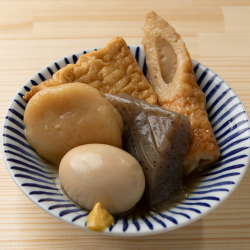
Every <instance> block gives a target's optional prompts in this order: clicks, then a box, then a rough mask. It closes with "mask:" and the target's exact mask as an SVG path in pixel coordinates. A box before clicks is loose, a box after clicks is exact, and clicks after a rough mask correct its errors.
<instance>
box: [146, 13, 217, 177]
mask: <svg viewBox="0 0 250 250" xmlns="http://www.w3.org/2000/svg"><path fill="white" fill-rule="evenodd" d="M143 31H144V37H143V40H142V43H143V46H144V49H145V54H146V61H147V66H148V73H149V77H150V80H151V81H152V86H153V88H154V90H155V92H156V94H157V95H158V101H159V104H160V105H161V106H162V107H164V108H166V109H169V110H173V111H176V112H178V113H180V114H182V115H185V116H187V117H188V118H189V120H190V124H191V135H192V136H191V143H190V146H189V150H188V153H187V155H186V157H185V160H184V173H185V174H186V175H187V174H189V173H191V172H192V171H198V170H201V169H203V168H204V167H205V166H206V165H208V164H211V163H213V162H215V161H216V160H217V159H218V158H219V156H220V150H219V147H218V145H217V142H216V139H215V137H214V134H213V131H212V127H211V125H210V122H209V120H208V116H207V112H206V108H205V107H206V98H205V95H204V93H203V92H202V90H201V89H200V88H199V86H198V85H197V83H196V77H195V74H194V71H193V65H192V61H191V58H190V55H189V53H188V51H187V48H186V46H185V43H184V42H183V41H182V39H181V37H180V35H179V34H178V33H177V32H176V31H175V29H174V28H173V27H172V26H171V25H170V24H169V23H167V22H166V21H165V20H164V19H162V18H161V17H159V16H158V15H157V14H156V13H155V12H153V11H152V12H150V13H148V15H147V19H146V24H145V26H144V27H143Z"/></svg>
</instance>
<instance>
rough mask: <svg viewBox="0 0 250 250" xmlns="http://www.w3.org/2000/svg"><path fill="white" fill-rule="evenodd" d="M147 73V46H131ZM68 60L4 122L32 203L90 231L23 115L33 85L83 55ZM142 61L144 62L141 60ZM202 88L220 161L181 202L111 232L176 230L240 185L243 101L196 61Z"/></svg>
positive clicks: (10, 163)
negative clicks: (30, 139) (32, 141)
mask: <svg viewBox="0 0 250 250" xmlns="http://www.w3.org/2000/svg"><path fill="white" fill-rule="evenodd" d="M129 49H130V50H131V52H132V53H133V55H134V56H135V59H136V61H137V62H138V64H140V65H141V68H142V71H143V73H144V75H145V76H147V65H146V57H145V55H144V53H143V51H144V50H143V48H142V47H139V46H132V45H131V46H129ZM93 50H96V49H92V50H86V51H85V50H84V51H82V52H79V53H76V54H72V55H70V56H68V57H64V58H62V59H60V60H58V61H56V62H54V63H53V64H51V65H50V66H48V67H46V68H44V69H43V70H41V71H39V72H38V73H37V75H35V76H34V77H33V78H32V79H30V80H29V81H28V82H27V83H26V84H25V85H24V86H23V88H22V89H21V90H20V91H19V93H17V94H16V96H15V98H14V100H13V102H12V103H11V105H10V107H9V109H8V111H7V113H6V116H5V118H4V122H3V125H4V126H3V130H2V138H3V140H2V141H3V142H2V147H3V152H4V154H5V156H6V159H7V162H6V166H7V168H8V170H9V171H10V173H11V174H12V176H13V178H15V180H16V182H18V183H19V184H20V186H21V188H22V190H25V192H26V193H28V194H29V195H30V196H31V197H32V200H33V201H34V202H35V203H36V204H39V206H42V207H43V209H45V210H47V211H50V213H51V214H53V215H54V216H55V217H57V218H61V219H62V220H64V221H66V222H69V223H71V224H76V225H78V226H80V227H83V228H85V227H86V218H87V215H88V212H87V211H86V210H84V209H82V208H79V207H78V206H77V205H76V204H74V203H73V202H72V201H71V200H69V198H68V197H67V196H66V195H65V194H64V192H63V191H62V189H61V187H60V185H59V184H58V171H57V170H55V169H54V168H51V167H50V164H48V163H46V162H44V161H43V159H42V158H41V157H39V156H38V155H37V154H36V152H35V151H34V150H33V149H32V148H31V147H30V146H29V145H28V143H27V141H26V138H25V135H24V128H25V127H24V123H23V115H24V110H25V107H26V105H27V103H26V102H25V101H24V100H23V98H22V97H23V96H24V95H25V93H26V92H27V91H29V90H30V89H31V88H32V87H33V86H37V85H38V84H40V83H41V82H42V81H45V80H46V79H51V77H52V76H53V74H54V73H56V71H58V70H60V69H61V68H62V67H65V66H66V65H68V64H69V63H70V62H73V63H76V62H77V60H78V58H79V57H80V56H81V55H82V54H86V53H88V52H90V51H93ZM140 61H141V62H140ZM193 66H194V72H195V74H196V78H197V79H198V80H197V84H198V85H199V86H200V88H201V89H202V91H203V92H204V93H205V96H206V101H207V107H206V108H207V112H208V117H209V119H210V121H211V123H212V128H213V130H214V134H215V137H216V139H217V141H218V144H219V146H220V150H221V156H220V159H219V160H218V161H217V162H216V163H214V164H213V165H212V166H210V167H209V168H207V169H206V170H205V171H203V172H201V173H200V174H199V175H198V177H197V180H198V181H197V182H195V184H193V185H194V187H193V188H192V190H191V191H190V192H188V194H187V197H186V198H185V199H184V200H182V201H181V202H180V203H178V204H176V205H175V206H173V207H171V208H169V209H168V210H166V211H163V212H161V213H158V214H140V215H138V214H136V213H133V212H132V213H130V214H129V215H127V216H121V217H119V216H118V217H115V219H114V224H113V225H111V226H110V227H109V228H108V229H107V230H106V232H108V233H112V234H113V233H116V232H118V233H120V234H121V233H122V234H129V233H131V232H133V234H134V233H138V235H139V234H140V233H141V232H152V231H155V230H163V229H164V230H165V229H169V228H171V229H172V228H174V227H175V226H177V225H181V224H182V223H186V222H187V221H191V220H192V219H195V218H196V216H197V215H198V216H199V215H201V214H202V213H203V210H204V211H210V210H211V209H213V207H214V206H215V205H217V204H218V202H220V201H221V199H220V198H219V197H220V196H219V194H224V195H226V196H228V195H229V194H230V193H231V191H232V190H233V189H234V187H235V184H237V183H238V181H239V179H240V178H239V177H241V176H242V175H243V174H244V172H245V170H246V168H247V166H248V157H249V140H250V132H249V119H248V116H247V113H246V112H245V109H244V107H243V105H242V104H241V102H240V100H239V99H238V97H237V95H236V94H235V93H234V91H233V90H232V89H231V88H230V86H229V85H228V84H227V83H226V82H225V81H223V79H221V78H220V77H219V76H218V75H216V74H214V73H213V72H212V71H210V70H209V69H208V68H207V67H205V66H203V65H202V64H200V63H197V62H195V61H193Z"/></svg>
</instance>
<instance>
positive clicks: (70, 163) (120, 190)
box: [59, 144, 145, 214]
mask: <svg viewBox="0 0 250 250" xmlns="http://www.w3.org/2000/svg"><path fill="white" fill-rule="evenodd" d="M59 177H60V181H61V184H62V186H63V188H64V190H65V192H66V193H67V195H68V196H69V197H70V199H71V200H72V201H74V202H75V203H76V204H77V205H79V206H80V207H82V208H85V209H86V210H89V211H90V210H92V209H93V207H94V206H95V204H96V203H98V202H100V203H101V204H102V207H103V208H104V209H106V210H107V211H108V212H109V213H111V214H122V213H125V212H127V211H129V210H130V209H132V208H133V207H134V206H135V205H136V203H137V202H138V201H139V200H140V199H141V197H142V195H143V192H144V189H145V177H144V173H143V170H142V168H141V166H140V164H139V163H138V162H137V160H136V159H135V158H134V157H133V156H132V155H130V154H129V153H127V152H126V151H124V150H122V149H120V148H117V147H114V146H110V145H105V144H86V145H82V146H79V147H76V148H74V149H72V150H70V151H69V152H68V153H67V154H66V155H65V156H64V157H63V159H62V161H61V163H60V166H59Z"/></svg>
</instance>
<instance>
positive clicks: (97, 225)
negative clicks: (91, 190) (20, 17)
mask: <svg viewBox="0 0 250 250" xmlns="http://www.w3.org/2000/svg"><path fill="white" fill-rule="evenodd" d="M113 224H114V218H113V216H112V215H111V214H110V213H109V212H108V211H107V210H105V209H104V208H102V206H101V203H100V202H98V203H96V204H95V206H94V208H93V209H92V211H91V212H90V213H89V216H88V218H87V228H88V229H89V230H92V231H95V232H102V231H104V230H105V229H106V228H108V227H109V226H111V225H113Z"/></svg>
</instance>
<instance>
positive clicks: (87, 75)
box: [23, 37, 157, 104]
mask: <svg viewBox="0 0 250 250" xmlns="http://www.w3.org/2000/svg"><path fill="white" fill-rule="evenodd" d="M72 82H81V83H85V84H89V85H90V86H92V87H94V88H96V89H98V90H99V91H100V92H101V93H102V94H105V93H109V94H112V95H117V94H119V93H126V94H129V95H132V96H134V97H137V98H139V99H142V100H144V101H147V102H149V103H151V104H157V95H156V93H155V92H154V90H153V88H152V86H151V85H150V84H149V82H148V81H147V80H146V78H145V76H144V75H143V72H142V71H141V69H140V67H139V65H138V64H137V61H136V59H135V58H134V56H133V55H132V54H131V52H130V50H129V48H128V46H127V44H126V42H125V41H124V39H123V38H121V37H114V38H113V39H112V40H111V41H110V42H109V43H107V44H106V46H105V47H104V48H102V49H99V50H97V51H92V52H90V53H87V54H83V55H81V56H80V57H79V60H78V61H77V62H76V64H68V65H67V66H66V67H64V68H62V69H60V70H59V71H57V72H56V73H55V74H54V75H53V79H50V80H46V81H44V82H42V83H41V84H39V85H38V86H34V87H32V89H31V91H30V92H27V93H26V95H25V96H24V98H23V99H24V100H25V101H29V100H30V98H31V97H32V96H33V95H35V94H36V93H37V92H39V91H40V90H41V89H44V88H47V87H54V86H58V85H61V84H64V83H72Z"/></svg>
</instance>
